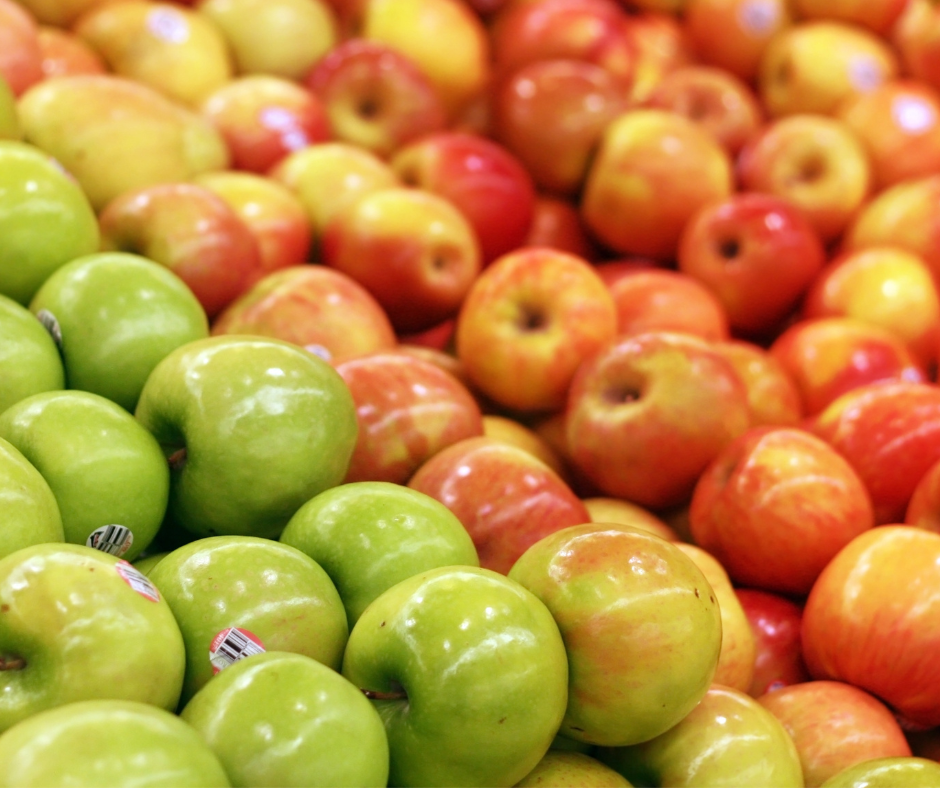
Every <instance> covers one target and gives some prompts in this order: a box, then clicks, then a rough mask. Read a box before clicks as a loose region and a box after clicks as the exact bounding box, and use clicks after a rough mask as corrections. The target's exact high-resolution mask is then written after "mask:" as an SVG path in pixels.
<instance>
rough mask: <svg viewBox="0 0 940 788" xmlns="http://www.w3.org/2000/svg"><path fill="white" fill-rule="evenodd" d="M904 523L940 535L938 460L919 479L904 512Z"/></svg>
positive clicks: (939, 470)
mask: <svg viewBox="0 0 940 788" xmlns="http://www.w3.org/2000/svg"><path fill="white" fill-rule="evenodd" d="M904 523H905V524H906V525H915V526H917V527H918V528H923V529H925V530H927V531H933V532H934V533H940V460H937V461H936V462H935V463H934V464H933V465H931V466H930V467H929V468H928V469H927V470H926V471H925V472H924V474H923V475H922V476H921V477H920V480H919V481H918V482H917V484H916V486H915V487H914V492H912V493H911V497H910V500H909V501H908V502H907V507H906V508H905V510H904Z"/></svg>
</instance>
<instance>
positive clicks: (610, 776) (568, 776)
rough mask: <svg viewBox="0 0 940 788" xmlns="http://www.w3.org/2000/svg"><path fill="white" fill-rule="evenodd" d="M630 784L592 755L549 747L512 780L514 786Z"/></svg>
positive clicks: (606, 787)
mask: <svg viewBox="0 0 940 788" xmlns="http://www.w3.org/2000/svg"><path fill="white" fill-rule="evenodd" d="M549 785H551V786H557V788H630V783H629V782H628V781H627V778H626V777H623V776H621V775H620V774H618V773H617V772H615V771H614V770H613V769H611V768H610V767H609V766H605V765H604V764H603V763H601V762H600V761H598V760H597V759H596V758H592V757H591V756H590V755H587V754H585V753H581V752H559V751H557V750H549V751H548V752H547V753H545V757H543V758H542V760H540V761H539V762H538V765H537V766H536V767H535V768H534V769H533V770H532V771H531V772H529V773H528V774H527V775H526V776H525V777H523V778H522V779H521V780H520V781H519V782H517V783H516V787H517V788H542V787H543V786H549Z"/></svg>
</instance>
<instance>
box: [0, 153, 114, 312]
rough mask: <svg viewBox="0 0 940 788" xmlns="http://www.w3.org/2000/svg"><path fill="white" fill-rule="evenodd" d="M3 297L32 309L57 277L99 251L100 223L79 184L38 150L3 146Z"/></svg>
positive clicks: (0, 195)
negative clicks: (44, 285) (54, 274)
mask: <svg viewBox="0 0 940 788" xmlns="http://www.w3.org/2000/svg"><path fill="white" fill-rule="evenodd" d="M0 171H2V172H3V176H2V178H0V183H2V184H3V186H2V193H0V237H2V238H3V251H2V252H0V294H2V295H5V296H7V297H8V298H11V299H13V300H14V301H16V302H18V303H20V304H22V305H24V306H25V305H26V304H28V303H29V300H30V299H31V298H32V297H33V295H34V294H35V292H36V291H37V290H38V289H39V287H40V285H42V283H43V282H44V281H45V280H46V279H47V278H48V277H49V275H50V274H52V272H53V271H55V270H56V269H58V268H60V267H61V266H63V265H65V263H67V262H69V260H72V259H74V258H76V257H79V256H81V255H84V254H90V253H92V252H95V251H97V250H98V242H99V230H98V221H97V218H96V217H95V213H94V210H93V209H92V206H91V205H90V203H89V202H88V198H87V197H86V196H85V194H84V193H83V192H82V189H81V187H80V186H79V185H78V184H77V183H75V181H74V179H72V178H71V177H69V175H68V174H67V173H65V172H63V171H62V168H61V167H60V166H59V165H58V164H57V163H56V162H55V160H53V159H52V158H51V157H50V156H49V155H48V154H47V153H45V152H43V151H42V150H40V149H39V148H37V147H36V146H34V145H30V144H28V143H25V142H18V141H15V140H0Z"/></svg>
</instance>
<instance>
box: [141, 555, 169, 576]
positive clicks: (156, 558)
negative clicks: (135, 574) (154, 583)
mask: <svg viewBox="0 0 940 788" xmlns="http://www.w3.org/2000/svg"><path fill="white" fill-rule="evenodd" d="M169 554H170V551H168V550H163V551H161V552H159V553H150V554H149V555H145V556H144V557H143V558H138V559H137V560H136V561H134V566H135V567H137V571H139V572H140V573H141V574H144V575H147V577H150V573H151V572H152V571H153V569H154V567H155V566H156V565H157V564H159V563H160V562H161V561H162V560H163V559H164V558H166V557H167V556H168V555H169Z"/></svg>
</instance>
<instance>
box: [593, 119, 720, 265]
mask: <svg viewBox="0 0 940 788" xmlns="http://www.w3.org/2000/svg"><path fill="white" fill-rule="evenodd" d="M731 169H732V167H731V157H730V156H729V154H728V153H727V152H726V151H725V149H724V148H722V147H721V145H720V144H719V143H718V142H717V141H716V140H715V138H714V137H713V136H712V135H711V134H710V133H709V132H708V131H705V130H704V129H703V128H702V127H701V126H699V125H698V124H696V123H694V122H693V121H691V120H689V119H688V118H685V117H683V116H682V115H679V114H677V113H675V112H670V111H667V110H661V109H644V108H640V109H631V110H627V111H626V112H624V113H622V114H621V115H619V116H618V117H616V118H615V119H614V120H612V121H611V122H610V123H608V124H607V126H606V128H605V129H604V133H603V135H602V137H601V140H600V142H599V144H598V148H597V151H596V154H595V156H594V158H593V160H592V161H591V164H590V166H589V168H588V172H587V177H586V180H585V184H584V191H583V193H582V195H581V215H582V216H583V217H584V221H585V223H586V224H587V226H588V227H589V228H590V230H591V231H592V232H593V233H594V234H595V235H596V236H597V238H598V239H599V240H600V241H601V242H602V243H603V244H605V245H607V246H608V247H610V248H611V249H613V250H614V251H616V252H618V253H621V254H635V255H645V256H649V257H654V258H657V259H662V260H668V259H671V258H673V257H674V256H675V253H676V250H677V248H678V240H679V234H680V233H681V231H682V228H683V227H685V225H686V223H687V222H688V221H689V219H690V217H691V216H692V215H693V214H694V213H695V212H696V211H698V210H699V208H701V207H702V206H703V205H705V204H707V203H710V202H713V201H715V200H721V199H723V198H725V197H727V196H728V195H730V194H731V192H732V188H733V184H732V172H731Z"/></svg>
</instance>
